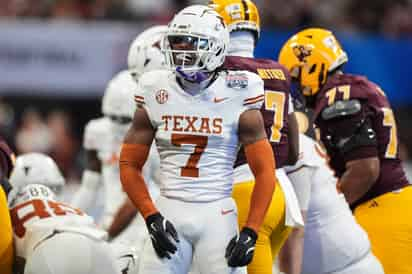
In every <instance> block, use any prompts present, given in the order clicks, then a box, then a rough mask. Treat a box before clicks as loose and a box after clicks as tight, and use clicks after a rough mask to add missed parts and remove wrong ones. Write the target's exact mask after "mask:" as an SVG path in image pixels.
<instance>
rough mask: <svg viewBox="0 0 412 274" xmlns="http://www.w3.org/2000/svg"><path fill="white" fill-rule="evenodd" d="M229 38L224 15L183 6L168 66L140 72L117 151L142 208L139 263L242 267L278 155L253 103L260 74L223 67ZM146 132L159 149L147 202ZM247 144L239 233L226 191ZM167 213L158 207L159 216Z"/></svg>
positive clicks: (184, 268)
mask: <svg viewBox="0 0 412 274" xmlns="http://www.w3.org/2000/svg"><path fill="white" fill-rule="evenodd" d="M228 43H229V33H228V31H227V29H226V26H225V25H224V23H223V21H222V18H221V17H220V16H219V15H218V14H217V13H216V12H215V11H214V10H213V9H211V8H209V7H207V6H201V5H197V6H190V7H188V8H185V9H184V10H182V11H180V12H179V13H178V14H177V15H176V16H175V17H174V19H173V20H172V21H171V22H170V24H169V29H168V33H167V35H166V36H165V39H164V40H163V49H164V51H165V54H166V60H167V62H168V64H169V65H170V67H171V68H173V69H172V70H171V71H166V70H157V71H151V72H149V73H145V74H144V75H143V76H141V77H140V79H139V89H138V90H139V91H143V93H142V94H137V95H136V97H135V100H136V102H137V104H138V108H137V110H136V113H135V116H134V120H133V123H132V126H131V128H130V129H129V131H128V133H127V134H126V137H125V140H124V144H123V145H122V151H121V155H120V177H121V181H122V184H123V187H124V189H125V190H126V192H127V193H128V195H129V197H130V199H131V200H132V201H133V203H134V204H135V205H136V207H137V208H138V209H139V211H140V213H141V214H142V215H143V216H144V218H145V220H146V224H147V229H148V231H149V234H150V237H151V242H150V241H147V242H146V244H145V246H144V250H143V257H142V258H141V259H140V264H139V272H140V273H145V274H150V273H156V274H157V273H165V274H168V273H176V274H177V273H187V272H188V270H189V267H190V265H191V262H192V258H193V256H195V257H196V258H201V259H199V260H198V267H197V269H198V270H199V271H200V273H219V274H223V273H245V271H246V269H245V268H236V267H238V266H244V265H247V264H248V263H250V261H251V260H252V258H253V253H254V245H255V243H256V238H257V231H258V230H259V227H260V225H261V224H262V221H263V218H264V216H265V214H266V211H267V208H268V205H269V204H270V201H271V199H272V194H273V191H274V188H275V182H276V181H277V179H276V178H275V174H274V172H273V170H274V168H275V163H274V159H273V155H272V149H271V147H270V144H269V142H268V140H267V138H266V133H265V130H264V127H263V119H262V116H261V114H260V112H259V109H260V107H261V104H262V102H263V98H264V90H263V82H262V80H261V79H260V78H259V76H257V75H256V74H254V73H251V72H247V71H236V72H233V71H226V70H221V69H220V68H221V66H222V65H223V62H224V60H225V56H226V53H227V48H228ZM153 139H155V141H156V146H157V148H158V151H159V154H160V165H161V168H160V169H161V175H160V178H161V184H160V193H161V194H160V197H159V198H158V200H157V201H156V206H155V205H154V203H153V201H152V199H151V198H150V195H149V193H148V191H147V187H146V184H145V182H144V179H143V177H142V174H141V168H142V166H143V165H144V163H145V161H146V157H147V155H148V153H149V151H150V146H151V144H152V141H153ZM240 143H242V144H243V145H244V146H245V151H246V156H247V158H248V162H249V165H250V167H251V170H252V171H253V173H254V175H255V177H256V184H255V189H254V194H253V195H252V198H251V210H250V212H249V218H248V220H247V222H246V225H245V226H244V227H243V228H242V230H241V232H240V233H239V235H237V230H238V229H237V212H236V211H237V210H236V205H235V203H234V201H233V199H232V198H231V192H232V185H233V163H234V160H235V158H236V154H237V150H238V147H239V145H240ZM163 216H164V217H163Z"/></svg>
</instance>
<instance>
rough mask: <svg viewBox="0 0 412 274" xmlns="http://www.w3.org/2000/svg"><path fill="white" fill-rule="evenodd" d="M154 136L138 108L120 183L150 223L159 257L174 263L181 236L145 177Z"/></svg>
mask: <svg viewBox="0 0 412 274" xmlns="http://www.w3.org/2000/svg"><path fill="white" fill-rule="evenodd" d="M154 134H155V129H154V128H153V126H152V124H151V122H150V120H149V117H148V115H147V112H146V110H145V109H144V108H143V107H138V108H137V110H136V112H135V115H134V118H133V122H132V125H131V127H130V129H129V131H128V132H127V133H126V136H125V138H124V141H123V145H122V149H121V152H120V161H119V165H120V180H121V182H122V185H123V189H124V190H125V191H126V193H127V195H128V196H129V198H130V200H131V201H132V202H133V204H134V205H135V206H136V208H137V209H138V210H139V212H140V213H141V214H142V216H143V217H144V219H145V221H146V224H147V227H148V230H149V233H150V236H151V237H150V238H151V240H152V244H153V247H154V249H155V251H156V253H157V255H158V256H159V257H161V258H163V257H167V258H169V259H170V258H171V256H170V254H169V253H172V254H173V253H175V252H176V250H177V248H176V245H175V243H174V242H172V240H171V238H173V239H174V240H175V241H178V238H177V232H176V230H175V228H174V227H173V225H172V224H171V223H170V222H169V221H167V220H165V219H164V218H163V216H162V215H161V214H160V213H159V211H158V210H157V208H156V207H155V205H154V203H153V201H152V199H151V197H150V194H149V190H148V188H147V186H146V183H145V180H144V178H143V175H142V169H143V166H144V164H145V162H146V160H147V157H148V155H149V152H150V146H151V144H152V142H153V138H154Z"/></svg>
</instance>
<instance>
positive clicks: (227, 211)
mask: <svg viewBox="0 0 412 274" xmlns="http://www.w3.org/2000/svg"><path fill="white" fill-rule="evenodd" d="M233 211H235V210H234V209H229V210H223V209H222V211H221V213H222V215H226V214H229V213H232V212H233Z"/></svg>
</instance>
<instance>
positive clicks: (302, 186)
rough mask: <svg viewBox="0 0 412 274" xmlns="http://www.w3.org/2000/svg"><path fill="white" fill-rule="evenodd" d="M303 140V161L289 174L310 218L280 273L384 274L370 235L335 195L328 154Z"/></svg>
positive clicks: (292, 240)
mask: <svg viewBox="0 0 412 274" xmlns="http://www.w3.org/2000/svg"><path fill="white" fill-rule="evenodd" d="M299 138H300V140H299V142H300V157H299V160H298V162H297V163H296V164H295V165H294V166H287V167H286V168H285V169H286V171H287V173H288V176H289V178H290V180H291V181H292V183H293V185H294V187H295V189H296V193H297V195H298V198H299V202H300V206H301V210H302V212H303V215H304V216H306V222H305V228H304V241H303V239H302V238H300V239H299V238H294V237H293V235H302V234H301V233H295V234H292V236H291V237H290V238H289V239H288V241H287V242H286V244H285V246H284V247H283V249H289V251H288V252H287V253H289V254H294V256H291V257H289V258H288V260H286V261H282V258H284V257H282V256H280V258H281V261H280V268H281V271H283V272H284V273H287V274H300V273H302V274H326V273H333V274H359V273H362V274H383V273H384V271H383V268H382V266H381V264H380V263H379V261H378V260H377V259H376V258H375V256H374V255H373V254H372V252H371V246H370V242H369V240H368V235H367V234H366V232H365V231H364V230H363V229H362V228H361V226H360V225H359V224H358V223H357V222H356V220H355V218H354V217H353V215H352V212H351V211H350V209H349V206H348V204H347V203H346V200H345V197H344V196H343V194H339V193H338V192H337V190H336V183H337V179H336V177H334V175H333V172H332V170H331V169H330V168H329V167H328V164H327V154H326V153H325V152H324V151H323V149H322V148H321V146H320V145H318V144H317V143H316V142H315V141H314V140H312V139H311V138H309V137H307V136H305V135H303V134H300V136H299ZM302 230H303V228H302ZM303 242H304V243H303ZM302 246H303V248H302ZM283 251H284V250H282V252H283ZM302 251H303V259H302ZM296 252H301V254H299V253H296Z"/></svg>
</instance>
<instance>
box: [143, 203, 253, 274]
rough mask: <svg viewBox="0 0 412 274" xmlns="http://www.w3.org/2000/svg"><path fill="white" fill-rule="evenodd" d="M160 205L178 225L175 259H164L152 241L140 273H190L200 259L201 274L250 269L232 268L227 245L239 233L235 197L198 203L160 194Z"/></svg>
mask: <svg viewBox="0 0 412 274" xmlns="http://www.w3.org/2000/svg"><path fill="white" fill-rule="evenodd" d="M156 206H157V208H158V209H159V211H160V213H161V214H162V215H163V216H164V217H165V218H166V219H167V220H169V221H170V222H171V223H172V224H173V226H174V227H175V228H176V230H177V232H178V235H179V240H180V242H179V243H178V244H177V251H176V253H175V254H174V255H172V258H171V259H170V260H169V259H167V258H163V259H160V258H159V257H158V256H157V255H156V252H155V250H154V248H153V246H152V242H151V241H150V240H148V241H146V242H145V245H144V249H143V253H142V257H141V259H140V260H139V261H140V262H139V273H144V274H159V273H162V274H183V273H184V274H186V273H188V271H189V269H190V266H191V264H192V259H193V257H196V258H197V260H196V261H197V262H196V263H197V265H196V270H197V271H198V273H201V274H246V273H247V272H246V268H245V267H243V268H232V267H229V266H228V264H227V261H226V259H225V251H226V247H227V245H228V244H229V241H230V240H231V239H232V237H234V236H236V235H237V233H238V225H237V209H236V204H235V202H234V201H233V199H232V198H230V197H229V198H225V199H222V200H218V201H214V202H208V203H194V202H183V201H179V200H173V199H168V198H165V197H162V196H161V197H159V199H158V200H157V202H156Z"/></svg>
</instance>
